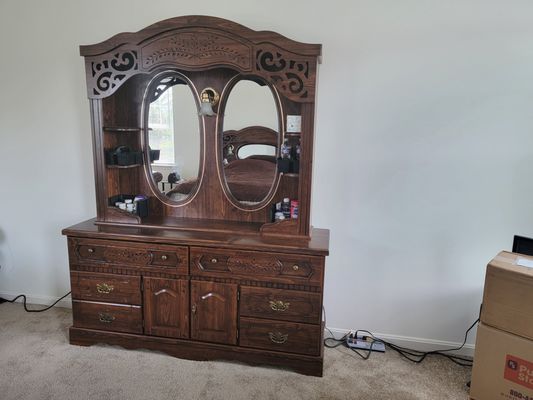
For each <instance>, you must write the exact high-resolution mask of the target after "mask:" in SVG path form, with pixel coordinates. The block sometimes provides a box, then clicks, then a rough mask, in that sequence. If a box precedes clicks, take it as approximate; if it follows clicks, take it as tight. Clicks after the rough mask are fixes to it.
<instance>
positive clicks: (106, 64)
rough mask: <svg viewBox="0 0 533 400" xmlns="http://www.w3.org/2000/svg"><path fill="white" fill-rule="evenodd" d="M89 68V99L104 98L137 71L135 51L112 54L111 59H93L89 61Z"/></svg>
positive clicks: (137, 64)
mask: <svg viewBox="0 0 533 400" xmlns="http://www.w3.org/2000/svg"><path fill="white" fill-rule="evenodd" d="M89 66H90V73H89V75H88V77H87V78H88V79H87V80H88V82H87V86H88V89H89V97H91V98H102V97H106V96H108V95H110V94H112V93H113V92H114V91H115V89H117V88H118V87H119V86H120V85H121V84H122V83H123V81H124V80H125V79H126V78H128V77H130V76H131V75H133V73H134V71H137V70H138V69H139V63H138V58H137V51H136V50H123V51H119V52H117V53H114V54H113V56H112V57H111V58H109V57H107V58H100V59H98V58H94V59H91V60H90V63H89Z"/></svg>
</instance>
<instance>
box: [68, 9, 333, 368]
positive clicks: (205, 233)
mask: <svg viewBox="0 0 533 400" xmlns="http://www.w3.org/2000/svg"><path fill="white" fill-rule="evenodd" d="M320 52H321V46H320V45H315V44H304V43H299V42H296V41H293V40H290V39H288V38H286V37H284V36H282V35H279V34H277V33H273V32H269V31H253V30H251V29H248V28H246V27H244V26H241V25H239V24H236V23H233V22H231V21H227V20H224V19H220V18H214V17H205V16H186V17H177V18H172V19H168V20H165V21H161V22H158V23H156V24H154V25H151V26H149V27H147V28H145V29H143V30H141V31H139V32H136V33H120V34H118V35H115V36H113V37H112V38H110V39H108V40H106V41H104V42H101V43H98V44H95V45H89V46H81V47H80V53H81V55H82V56H83V57H85V66H86V78H87V90H88V91H87V93H88V97H89V101H90V109H91V122H92V135H93V153H94V170H95V184H96V202H97V207H96V208H97V216H96V218H94V219H91V220H88V221H85V222H82V223H80V224H77V225H74V226H71V227H69V228H66V229H64V230H63V234H64V235H66V236H67V239H68V250H69V262H70V277H71V286H72V305H73V326H72V327H71V328H70V342H71V343H72V344H76V345H86V346H88V345H91V344H95V343H108V344H113V345H120V346H123V347H125V348H147V349H153V350H158V351H163V352H165V353H168V354H170V355H173V356H176V357H181V358H188V359H195V360H215V359H221V360H236V361H241V362H245V363H249V364H264V365H275V366H283V367H286V368H290V369H293V370H295V371H297V372H300V373H304V374H308V375H317V376H321V375H322V366H323V346H322V338H323V330H324V327H323V321H322V297H323V284H324V267H325V258H326V256H327V255H328V252H329V248H328V247H329V231H328V230H326V229H317V228H313V227H312V226H311V224H310V200H311V182H312V158H313V137H314V110H315V100H316V95H315V89H316V73H317V66H318V62H319V59H320ZM288 149H289V150H288ZM288 202H289V203H288ZM280 203H282V207H281V209H280ZM287 204H290V209H287Z"/></svg>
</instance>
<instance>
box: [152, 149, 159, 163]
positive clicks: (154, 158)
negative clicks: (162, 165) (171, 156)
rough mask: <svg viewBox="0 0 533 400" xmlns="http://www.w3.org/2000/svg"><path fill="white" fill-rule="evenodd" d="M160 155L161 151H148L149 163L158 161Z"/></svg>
mask: <svg viewBox="0 0 533 400" xmlns="http://www.w3.org/2000/svg"><path fill="white" fill-rule="evenodd" d="M160 154H161V150H150V162H151V163H152V162H154V161H157V160H159V156H160Z"/></svg>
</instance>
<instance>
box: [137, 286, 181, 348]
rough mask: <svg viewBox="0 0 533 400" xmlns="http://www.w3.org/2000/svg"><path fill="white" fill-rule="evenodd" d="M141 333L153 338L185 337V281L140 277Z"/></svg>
mask: <svg viewBox="0 0 533 400" xmlns="http://www.w3.org/2000/svg"><path fill="white" fill-rule="evenodd" d="M144 332H145V334H147V335H154V336H164V337H173V338H184V339H186V338H188V337H189V287H188V281H185V280H176V279H160V278H144Z"/></svg>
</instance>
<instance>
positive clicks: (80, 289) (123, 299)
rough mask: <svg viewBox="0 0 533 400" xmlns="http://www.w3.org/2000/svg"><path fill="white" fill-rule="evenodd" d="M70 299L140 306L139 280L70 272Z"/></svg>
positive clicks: (131, 277) (128, 276)
mask: <svg viewBox="0 0 533 400" xmlns="http://www.w3.org/2000/svg"><path fill="white" fill-rule="evenodd" d="M70 283H71V288H72V298H73V299H75V300H90V301H101V302H108V303H124V304H136V305H141V304H142V301H141V278H140V276H130V275H110V274H95V273H86V272H75V271H73V272H71V273H70Z"/></svg>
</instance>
